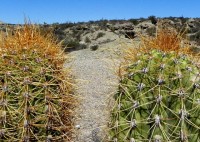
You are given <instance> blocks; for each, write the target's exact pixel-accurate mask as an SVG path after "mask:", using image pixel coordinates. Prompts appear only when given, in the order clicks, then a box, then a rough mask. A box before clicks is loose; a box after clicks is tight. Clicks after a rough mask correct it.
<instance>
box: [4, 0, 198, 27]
mask: <svg viewBox="0 0 200 142" xmlns="http://www.w3.org/2000/svg"><path fill="white" fill-rule="evenodd" d="M199 6H200V0H1V6H0V21H3V22H5V23H12V24H22V23H24V19H25V18H28V19H30V21H31V22H32V23H44V22H45V23H48V24H51V23H57V22H58V23H65V22H86V21H90V20H101V19H108V20H111V19H131V18H141V17H144V18H147V17H148V16H151V15H154V16H156V17H169V16H173V17H181V16H183V17H200V8H199Z"/></svg>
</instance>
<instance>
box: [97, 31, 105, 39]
mask: <svg viewBox="0 0 200 142" xmlns="http://www.w3.org/2000/svg"><path fill="white" fill-rule="evenodd" d="M104 35H105V33H103V32H99V33H98V34H97V37H96V39H98V38H100V37H103V36H104Z"/></svg>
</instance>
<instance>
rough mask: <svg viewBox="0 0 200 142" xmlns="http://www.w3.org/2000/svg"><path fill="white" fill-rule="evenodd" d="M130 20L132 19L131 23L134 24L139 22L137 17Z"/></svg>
mask: <svg viewBox="0 0 200 142" xmlns="http://www.w3.org/2000/svg"><path fill="white" fill-rule="evenodd" d="M128 21H130V22H131V23H133V24H134V25H137V24H139V22H138V20H137V19H129V20H128Z"/></svg>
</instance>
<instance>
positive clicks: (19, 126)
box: [0, 24, 75, 142]
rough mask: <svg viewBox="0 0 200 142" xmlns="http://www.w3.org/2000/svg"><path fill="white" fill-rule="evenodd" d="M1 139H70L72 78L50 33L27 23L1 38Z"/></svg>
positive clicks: (73, 102)
mask: <svg viewBox="0 0 200 142" xmlns="http://www.w3.org/2000/svg"><path fill="white" fill-rule="evenodd" d="M0 55H1V57H0V64H1V66H0V141H13V142H15V141H16V142H18V141H24V142H28V141H48V142H51V141H70V140H71V137H72V133H73V121H72V118H73V108H74V104H75V98H74V96H73V94H72V80H71V77H70V75H69V71H68V70H64V69H63V65H64V61H65V55H64V54H63V52H62V51H61V48H60V47H59V45H58V44H57V43H56V42H54V39H53V38H52V36H50V35H49V34H47V35H46V37H45V36H44V35H42V34H41V33H40V32H39V30H38V28H37V27H36V26H35V25H31V24H25V25H24V26H22V27H19V28H18V29H17V30H16V31H15V32H14V34H12V35H10V34H8V35H7V36H4V37H3V38H2V40H1V43H0Z"/></svg>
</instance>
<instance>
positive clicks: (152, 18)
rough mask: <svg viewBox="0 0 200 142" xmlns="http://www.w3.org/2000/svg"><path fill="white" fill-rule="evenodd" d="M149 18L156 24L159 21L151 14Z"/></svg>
mask: <svg viewBox="0 0 200 142" xmlns="http://www.w3.org/2000/svg"><path fill="white" fill-rule="evenodd" d="M148 19H149V20H151V23H152V24H154V25H155V24H156V23H157V19H156V17H155V16H149V17H148Z"/></svg>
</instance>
